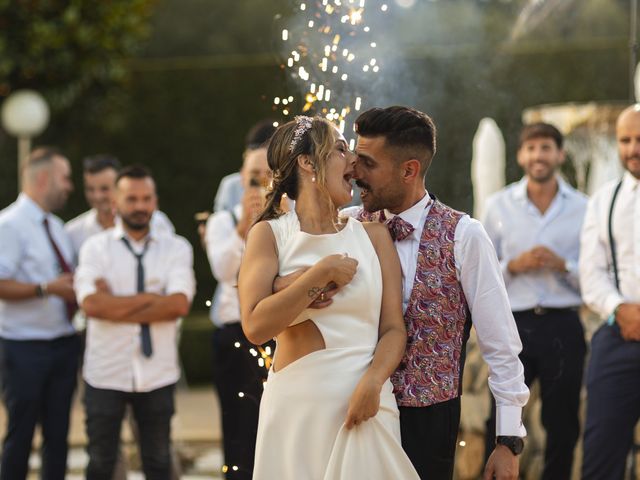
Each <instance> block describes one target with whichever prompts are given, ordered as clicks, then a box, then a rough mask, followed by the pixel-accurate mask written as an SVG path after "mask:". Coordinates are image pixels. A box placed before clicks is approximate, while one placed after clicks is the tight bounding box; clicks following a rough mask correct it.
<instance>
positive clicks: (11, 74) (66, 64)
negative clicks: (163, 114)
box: [0, 0, 156, 111]
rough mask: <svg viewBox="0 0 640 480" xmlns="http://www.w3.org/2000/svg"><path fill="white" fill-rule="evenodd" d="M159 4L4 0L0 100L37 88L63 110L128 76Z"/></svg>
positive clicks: (143, 0) (145, 0) (0, 1)
mask: <svg viewBox="0 0 640 480" xmlns="http://www.w3.org/2000/svg"><path fill="white" fill-rule="evenodd" d="M155 4H156V1H155V0H110V1H96V0H71V1H68V0H67V1H62V0H48V1H47V0H0V32H1V33H0V97H4V96H7V95H9V94H10V93H11V92H12V91H13V90H16V89H19V88H35V89H37V90H39V91H40V92H42V93H43V94H44V95H45V96H46V97H47V99H48V100H49V102H50V104H51V106H52V108H53V109H54V111H55V110H63V109H65V108H67V107H69V106H71V105H72V104H73V103H74V102H76V101H78V100H79V99H80V98H81V97H83V96H84V95H85V94H87V93H89V92H93V93H96V92H107V91H108V89H109V87H110V86H112V85H114V84H120V83H122V82H123V81H124V80H125V79H126V76H127V69H126V66H125V61H126V59H127V58H128V57H130V56H131V55H133V54H134V53H136V52H137V50H138V49H139V47H140V46H141V44H142V41H143V40H144V39H145V38H146V37H147V36H148V34H149V26H148V25H149V17H150V15H151V13H152V10H153V7H154V5H155Z"/></svg>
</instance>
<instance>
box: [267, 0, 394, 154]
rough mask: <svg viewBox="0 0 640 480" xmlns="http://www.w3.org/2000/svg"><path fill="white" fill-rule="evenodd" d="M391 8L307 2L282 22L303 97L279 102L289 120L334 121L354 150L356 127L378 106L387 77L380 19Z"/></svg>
mask: <svg viewBox="0 0 640 480" xmlns="http://www.w3.org/2000/svg"><path fill="white" fill-rule="evenodd" d="M388 10H389V5H388V4H387V3H386V2H384V1H380V0H307V1H298V2H296V7H295V11H296V14H295V15H294V16H292V18H289V19H287V20H286V21H284V22H282V28H281V30H280V38H281V42H282V46H283V49H282V51H283V56H284V61H283V64H282V68H284V69H286V71H287V72H288V73H289V74H290V77H291V78H292V79H293V81H294V82H295V84H296V86H297V87H298V88H299V89H300V90H301V96H300V97H297V96H294V95H283V96H279V97H275V98H274V99H273V106H274V109H275V110H278V111H280V113H281V114H282V115H283V116H284V117H285V118H287V117H289V118H292V117H293V115H295V114H299V113H306V114H308V115H313V114H317V115H321V116H323V117H325V118H327V119H328V120H330V121H333V122H334V123H335V124H336V125H338V128H339V129H340V131H341V132H342V133H344V134H345V137H346V138H347V140H348V141H350V147H351V148H353V147H354V139H353V134H352V132H353V121H354V120H355V118H356V117H357V116H358V114H359V112H360V111H362V110H364V108H366V107H365V105H367V104H369V103H370V102H367V100H368V99H369V98H371V99H372V100H374V101H376V102H378V101H379V97H378V96H377V95H376V97H375V98H372V94H373V93H374V92H375V93H377V90H378V89H377V87H379V86H380V80H381V78H382V76H381V72H383V71H384V69H385V68H386V67H387V66H388V63H389V62H387V61H386V59H385V58H383V55H381V52H380V44H381V43H383V42H384V36H383V35H382V29H379V28H377V27H379V23H380V18H381V17H383V16H385V15H386V13H387V12H388Z"/></svg>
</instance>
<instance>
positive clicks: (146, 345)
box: [122, 237, 153, 357]
mask: <svg viewBox="0 0 640 480" xmlns="http://www.w3.org/2000/svg"><path fill="white" fill-rule="evenodd" d="M122 241H123V242H124V244H125V245H126V247H127V248H128V249H129V251H130V252H131V253H132V254H133V256H134V257H136V259H137V260H138V272H137V276H138V293H142V292H144V265H143V264H142V257H144V254H145V253H147V249H148V248H149V239H147V241H146V242H145V244H144V248H143V249H142V253H136V252H134V251H133V248H131V244H130V243H129V240H127V239H126V238H125V237H122ZM140 342H141V344H142V353H143V354H144V356H145V357H150V356H151V354H152V353H153V346H152V345H151V332H150V331H149V324H148V323H142V324H141V325H140Z"/></svg>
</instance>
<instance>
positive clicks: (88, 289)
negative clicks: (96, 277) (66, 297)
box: [75, 285, 98, 306]
mask: <svg viewBox="0 0 640 480" xmlns="http://www.w3.org/2000/svg"><path fill="white" fill-rule="evenodd" d="M75 289H76V300H77V301H78V305H80V306H82V302H84V299H85V298H87V297H88V296H89V295H93V294H94V293H97V292H98V289H97V288H96V286H95V285H87V286H84V287H83V286H80V285H78V286H76V287H75Z"/></svg>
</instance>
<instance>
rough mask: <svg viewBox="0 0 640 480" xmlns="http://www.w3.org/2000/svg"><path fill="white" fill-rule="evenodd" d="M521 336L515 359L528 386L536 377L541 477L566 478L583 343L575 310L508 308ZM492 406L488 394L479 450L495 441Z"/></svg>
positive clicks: (576, 425) (575, 434)
mask: <svg viewBox="0 0 640 480" xmlns="http://www.w3.org/2000/svg"><path fill="white" fill-rule="evenodd" d="M513 316H514V318H515V320H516V325H517V326H518V333H519V334H520V340H521V341H522V352H521V353H520V361H521V362H522V365H523V366H524V381H525V383H526V384H527V386H528V387H531V384H532V383H533V382H534V381H535V380H536V379H538V380H539V381H540V397H541V401H542V409H541V421H542V426H543V427H544V429H545V430H546V432H547V443H546V447H545V452H544V470H543V474H542V478H543V479H545V480H560V479H569V478H571V468H572V466H573V450H574V448H575V446H576V442H577V440H578V436H579V435H580V420H579V418H578V409H579V407H580V388H581V386H582V372H583V369H584V357H585V353H586V344H585V341H584V329H583V328H582V324H581V323H580V318H579V316H578V313H577V312H576V311H574V310H571V309H549V310H547V311H546V312H544V313H542V314H536V313H535V312H534V311H533V310H527V311H524V312H514V314H513ZM495 427H496V410H495V402H494V401H493V399H492V409H491V417H490V418H489V420H488V421H487V435H486V446H485V449H486V451H485V455H486V457H487V458H488V456H489V455H490V454H491V452H492V451H493V449H494V446H495V434H496V431H495Z"/></svg>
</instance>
